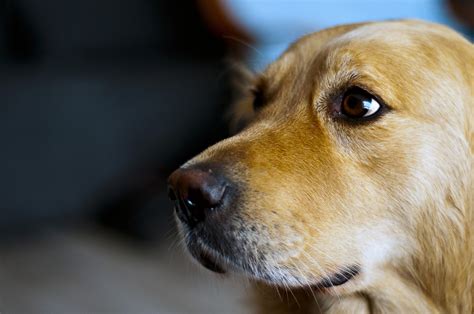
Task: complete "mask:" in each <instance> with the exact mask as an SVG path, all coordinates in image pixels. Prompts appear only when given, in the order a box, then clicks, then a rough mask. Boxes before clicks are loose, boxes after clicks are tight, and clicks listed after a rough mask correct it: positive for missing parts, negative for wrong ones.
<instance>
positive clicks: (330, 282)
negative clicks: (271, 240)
mask: <svg viewBox="0 0 474 314" xmlns="http://www.w3.org/2000/svg"><path fill="white" fill-rule="evenodd" d="M186 245H187V249H188V251H189V252H190V254H191V255H192V256H193V257H194V259H195V260H196V261H197V262H198V263H200V264H201V265H202V266H203V267H205V268H206V269H208V270H210V271H212V272H215V273H218V274H225V273H227V272H232V273H235V274H240V275H243V276H246V277H250V278H252V279H254V280H256V281H261V282H264V283H267V284H271V285H273V286H280V287H282V288H285V287H295V288H300V287H305V286H306V287H309V288H311V289H315V290H317V291H320V292H329V291H331V290H332V289H335V288H338V287H341V286H344V285H345V284H346V283H347V282H349V281H352V280H353V279H354V278H355V277H357V276H358V275H359V274H360V272H361V268H360V266H358V265H356V264H354V265H351V266H345V267H342V268H340V269H339V270H338V271H336V272H333V273H331V274H327V275H326V276H324V277H323V278H322V279H320V280H314V281H313V282H308V279H307V278H299V277H295V276H294V275H293V274H290V273H286V272H285V271H283V270H282V269H277V268H275V269H273V270H272V268H273V267H270V266H268V265H267V266H266V267H259V266H262V265H253V267H251V266H248V267H245V266H239V265H241V264H242V261H241V262H240V263H237V262H235V261H233V260H232V259H231V258H229V257H226V256H224V255H223V254H222V253H220V252H218V251H217V250H215V249H213V248H212V247H210V246H209V245H208V244H206V243H205V242H204V241H203V240H202V239H201V238H200V237H199V236H197V235H196V234H194V233H192V232H191V234H188V237H187V241H186Z"/></svg>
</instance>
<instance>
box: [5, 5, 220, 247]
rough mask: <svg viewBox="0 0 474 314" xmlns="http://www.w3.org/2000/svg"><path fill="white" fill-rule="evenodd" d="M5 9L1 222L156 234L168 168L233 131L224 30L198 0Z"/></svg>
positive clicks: (20, 229) (20, 227) (164, 209)
mask: <svg viewBox="0 0 474 314" xmlns="http://www.w3.org/2000/svg"><path fill="white" fill-rule="evenodd" d="M0 8H2V9H3V10H2V11H0V22H2V26H3V27H2V28H1V29H0V62H1V67H0V82H1V84H0V95H1V98H0V145H1V146H0V147H1V154H0V191H1V192H0V195H1V202H0V232H2V233H4V232H8V233H10V234H12V233H16V234H18V233H20V234H25V233H28V232H30V231H32V229H34V230H36V231H37V230H38V228H41V227H43V226H44V225H48V224H52V223H55V224H58V223H59V224H64V223H77V222H78V221H79V222H83V221H85V220H88V221H93V222H99V223H101V224H103V225H106V226H108V227H113V228H118V229H120V230H121V231H124V232H128V233H129V234H131V235H132V236H137V237H142V238H144V239H154V238H157V237H158V238H159V236H160V233H163V232H165V230H166V228H167V225H168V224H169V220H170V219H169V217H170V216H171V209H170V206H169V205H168V204H167V203H163V195H164V191H166V184H165V178H166V176H167V175H168V174H169V173H170V172H171V170H172V169H173V168H175V167H177V166H178V165H179V164H180V163H182V162H184V161H185V160H186V159H187V158H189V157H191V156H192V155H193V154H195V153H197V152H199V151H200V150H201V149H203V148H205V147H206V146H207V145H209V144H210V143H212V142H215V141H217V140H218V139H219V138H221V137H223V136H224V135H225V133H226V127H225V123H224V121H223V118H222V117H223V116H224V115H223V113H224V111H225V109H226V103H228V102H229V88H228V87H229V86H228V74H229V71H228V70H226V68H227V67H226V64H225V58H224V56H225V52H226V47H225V43H224V41H222V40H221V38H218V37H217V36H215V35H213V34H212V33H211V32H210V31H209V29H208V27H207V26H206V25H205V24H204V21H203V19H202V18H201V16H200V13H199V10H198V8H197V4H196V3H194V2H192V1H150V0H124V1H107V0H106V1H95V0H84V1H61V0H52V1H51V0H48V1H35V0H15V1H7V0H2V1H0ZM157 202H161V203H160V206H158V204H157Z"/></svg>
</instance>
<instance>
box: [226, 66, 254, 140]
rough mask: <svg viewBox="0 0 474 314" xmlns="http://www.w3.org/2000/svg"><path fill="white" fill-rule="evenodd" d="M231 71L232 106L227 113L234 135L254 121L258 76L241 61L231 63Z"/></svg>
mask: <svg viewBox="0 0 474 314" xmlns="http://www.w3.org/2000/svg"><path fill="white" fill-rule="evenodd" d="M229 66H230V70H231V87H232V91H233V95H232V105H231V106H230V109H229V111H228V113H227V119H228V121H229V129H230V132H231V133H232V134H235V133H238V132H239V131H240V130H242V129H243V128H244V127H245V126H246V125H247V124H248V122H249V121H250V120H251V119H252V117H253V114H254V109H253V105H252V103H253V97H254V95H253V93H252V86H253V85H254V82H255V77H256V74H255V73H254V72H253V71H252V70H250V69H249V68H248V67H247V66H245V65H244V64H243V63H242V62H239V61H235V60H233V61H230V62H229Z"/></svg>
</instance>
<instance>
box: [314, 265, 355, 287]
mask: <svg viewBox="0 0 474 314" xmlns="http://www.w3.org/2000/svg"><path fill="white" fill-rule="evenodd" d="M359 273H360V267H359V266H357V265H353V266H350V267H345V268H344V269H342V270H340V271H339V272H337V273H333V274H332V275H330V276H328V277H327V278H325V279H323V280H322V281H320V282H319V283H318V284H317V285H316V288H318V289H330V288H333V287H337V286H342V285H343V284H345V283H347V282H348V281H350V280H352V279H353V278H354V277H356V276H357V275H358V274H359Z"/></svg>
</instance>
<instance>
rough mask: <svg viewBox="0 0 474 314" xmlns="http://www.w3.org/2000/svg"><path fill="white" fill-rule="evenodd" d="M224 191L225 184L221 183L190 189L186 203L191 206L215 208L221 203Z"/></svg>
mask: <svg viewBox="0 0 474 314" xmlns="http://www.w3.org/2000/svg"><path fill="white" fill-rule="evenodd" d="M224 192H225V186H221V185H212V186H209V185H203V186H201V187H200V188H197V189H196V188H194V189H189V190H188V195H187V198H186V203H187V205H189V206H191V207H197V208H203V209H213V208H215V207H218V206H219V205H220V203H221V201H222V197H223V195H224Z"/></svg>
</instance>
